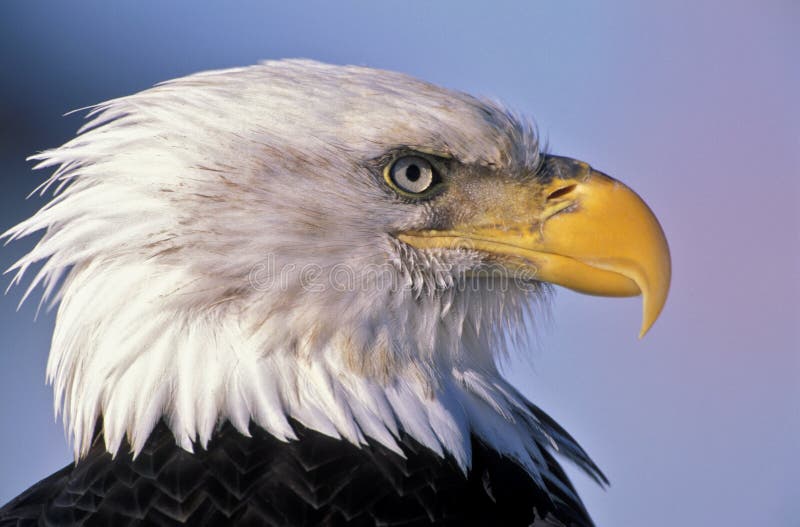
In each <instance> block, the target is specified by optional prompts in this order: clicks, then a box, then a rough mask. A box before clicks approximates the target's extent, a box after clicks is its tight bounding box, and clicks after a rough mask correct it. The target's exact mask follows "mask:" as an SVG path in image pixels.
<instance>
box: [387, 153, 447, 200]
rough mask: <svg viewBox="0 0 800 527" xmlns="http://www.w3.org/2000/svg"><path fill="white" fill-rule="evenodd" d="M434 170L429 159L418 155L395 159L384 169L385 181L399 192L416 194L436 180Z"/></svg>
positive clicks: (423, 190)
mask: <svg viewBox="0 0 800 527" xmlns="http://www.w3.org/2000/svg"><path fill="white" fill-rule="evenodd" d="M436 179H437V178H436V172H435V171H434V169H433V166H432V165H431V163H430V161H428V160H427V159H425V158H424V157H420V156H405V157H401V158H399V159H397V160H396V161H395V162H394V163H392V164H391V165H390V166H389V167H388V170H387V171H386V182H387V183H388V184H389V185H390V186H391V187H392V188H394V189H395V190H397V191H399V192H400V193H401V194H407V195H408V194H410V195H412V196H417V195H419V194H423V193H424V192H425V191H427V190H428V189H430V188H431V187H432V186H433V185H434V183H435V182H436Z"/></svg>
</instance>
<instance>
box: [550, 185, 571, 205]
mask: <svg viewBox="0 0 800 527" xmlns="http://www.w3.org/2000/svg"><path fill="white" fill-rule="evenodd" d="M575 187H577V185H576V184H574V183H573V184H572V185H567V186H565V187H561V188H559V189H556V190H554V191H553V192H551V193H550V194H549V195H548V196H547V201H550V200H554V199H558V198H560V197H563V196H566V195H567V194H569V193H570V192H572V191H573V190H575Z"/></svg>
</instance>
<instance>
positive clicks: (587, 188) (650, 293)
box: [398, 156, 671, 337]
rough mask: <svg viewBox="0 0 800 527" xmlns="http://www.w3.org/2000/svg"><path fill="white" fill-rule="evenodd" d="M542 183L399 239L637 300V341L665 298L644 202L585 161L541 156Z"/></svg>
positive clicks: (665, 267) (656, 240)
mask: <svg viewBox="0 0 800 527" xmlns="http://www.w3.org/2000/svg"><path fill="white" fill-rule="evenodd" d="M542 174H543V176H544V177H545V178H547V179H546V183H544V184H541V183H540V184H536V183H530V184H528V185H527V186H526V187H524V188H522V189H521V188H519V187H518V186H513V188H512V186H509V188H508V189H506V190H507V191H506V192H502V191H501V192H500V196H502V197H501V198H500V201H502V203H495V204H494V206H492V207H491V208H492V210H487V211H484V212H482V213H481V214H479V217H478V218H473V219H471V220H470V221H469V223H468V224H462V225H458V226H454V228H452V229H450V230H446V231H441V230H431V231H413V232H405V233H402V234H400V235H399V236H398V237H399V238H400V239H401V240H402V241H403V242H405V243H407V244H409V245H411V246H415V247H418V248H423V249H425V248H447V247H465V246H466V247H471V248H473V249H475V250H478V251H482V252H485V253H489V254H491V255H494V256H496V257H498V258H499V259H501V260H502V261H503V262H504V263H505V264H506V265H507V266H509V267H512V268H513V267H517V268H523V269H526V270H527V271H528V272H529V274H531V273H532V274H533V277H534V278H535V279H537V280H540V281H544V282H550V283H553V284H557V285H561V286H564V287H568V288H570V289H573V290H575V291H578V292H581V293H587V294H592V295H600V296H636V295H640V294H641V295H642V326H641V332H640V334H639V336H640V337H642V336H644V334H645V333H646V332H647V330H648V329H649V328H650V327H651V326H652V325H653V323H654V322H655V321H656V319H657V318H658V315H659V314H660V313H661V309H662V308H663V307H664V303H665V302H666V300H667V293H668V292H669V285H670V275H671V265H670V255H669V247H668V245H667V240H666V237H665V236H664V231H663V230H662V229H661V225H660V224H659V223H658V220H657V219H656V217H655V215H654V214H653V213H652V211H651V210H650V208H649V207H648V206H647V204H646V203H645V202H644V201H643V200H642V199H641V198H640V197H639V196H638V195H637V194H636V193H635V192H634V191H632V190H631V189H630V188H628V187H627V186H625V185H624V184H622V183H620V182H619V181H617V180H615V179H613V178H611V177H609V176H607V175H605V174H603V173H601V172H597V171H595V170H593V169H592V168H591V167H589V165H587V164H586V163H583V162H580V161H576V160H573V159H569V158H565V157H557V156H547V157H546V158H545V161H544V166H543V167H542Z"/></svg>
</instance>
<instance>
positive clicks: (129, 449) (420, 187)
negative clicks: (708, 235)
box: [0, 60, 670, 527]
mask: <svg viewBox="0 0 800 527" xmlns="http://www.w3.org/2000/svg"><path fill="white" fill-rule="evenodd" d="M88 118H89V119H90V120H89V123H88V124H87V125H86V126H85V127H84V128H83V129H82V130H81V131H80V133H79V134H78V136H77V137H76V138H75V139H73V140H71V141H69V142H67V143H66V144H64V145H62V146H60V147H58V148H54V149H52V150H46V151H44V152H41V153H39V154H36V155H34V156H33V157H32V158H31V159H33V160H35V161H38V165H37V168H48V167H55V172H54V173H53V174H52V176H50V178H49V179H48V180H47V181H46V182H45V183H44V184H43V185H44V188H45V189H48V188H55V189H56V190H57V191H56V192H55V197H54V198H53V199H52V201H51V202H50V203H49V204H48V205H46V206H45V207H43V208H42V209H41V210H39V211H38V212H37V213H36V214H34V215H33V216H32V217H30V218H28V219H26V220H24V221H23V222H21V223H20V224H19V225H17V226H15V227H12V228H11V229H10V230H8V231H7V232H6V233H5V234H4V237H5V238H6V239H8V240H15V239H18V238H22V237H25V236H29V235H31V234H34V233H36V232H40V231H43V232H44V234H43V235H42V237H41V238H40V240H39V242H38V243H37V245H36V246H35V247H34V248H33V249H32V250H31V251H30V252H29V253H27V254H26V255H24V256H23V257H22V258H21V259H20V260H19V261H18V262H17V263H16V264H15V265H14V266H13V267H12V271H13V272H15V273H16V274H15V276H14V279H13V281H14V283H18V282H20V281H21V280H22V279H23V277H24V275H26V273H28V272H29V271H30V269H31V268H32V267H33V266H36V265H41V267H40V268H39V271H38V272H37V273H36V274H35V275H34V276H33V278H32V279H31V280H30V285H29V288H28V291H27V293H30V291H31V290H32V289H34V288H35V287H37V286H39V285H41V286H42V287H43V289H44V297H45V298H50V299H51V300H53V303H54V304H56V305H57V306H58V308H57V309H58V313H57V317H56V324H55V329H54V334H53V340H52V344H51V350H50V356H49V360H48V365H47V376H48V381H49V382H50V383H52V384H53V387H54V392H55V398H56V407H57V409H58V410H59V411H60V412H61V414H62V417H63V419H64V422H65V425H66V429H67V432H68V435H69V439H70V441H71V443H72V445H73V447H74V452H75V462H74V463H73V464H71V465H69V466H67V467H65V468H63V469H62V470H61V471H59V472H56V473H55V474H53V475H52V476H50V477H48V478H46V479H44V480H42V481H41V482H39V483H37V484H35V485H34V486H32V487H31V488H30V489H28V490H27V491H25V492H23V494H21V495H20V496H19V497H17V498H15V499H14V500H12V501H11V502H10V503H8V504H7V505H5V506H4V507H2V508H0V526H7V525H28V524H37V525H84V524H85V525H101V524H105V525H121V524H126V525H281V526H283V525H285V526H305V525H309V526H310V525H389V524H391V525H409V526H410V525H490V524H497V525H509V526H514V525H536V526H551V527H552V526H587V525H591V524H592V521H591V518H590V516H589V514H588V512H587V511H586V510H585V508H584V506H583V504H582V502H581V500H580V498H579V496H578V495H577V493H576V491H575V489H574V487H573V486H572V484H571V482H570V481H569V479H568V478H567V476H566V474H565V472H564V470H563V469H562V467H561V466H560V464H559V460H567V461H568V462H571V463H573V464H575V465H576V466H577V467H579V468H580V469H582V470H583V471H584V472H585V473H586V474H588V475H589V476H590V477H592V478H593V479H595V480H596V481H597V482H598V483H600V484H601V485H603V484H605V483H607V481H606V478H605V476H604V475H603V474H602V472H601V471H600V469H599V468H598V467H597V465H596V464H595V463H594V462H593V461H592V459H591V458H590V457H589V455H588V454H587V453H586V452H585V451H584V450H583V448H581V446H580V445H579V444H578V443H577V441H576V440H575V439H573V438H572V437H571V436H570V435H569V434H568V433H567V432H566V431H565V430H564V429H563V428H562V427H561V426H560V425H558V424H557V423H556V422H555V420H553V419H552V418H551V417H549V416H548V415H547V414H546V413H544V412H543V411H542V410H541V409H539V408H538V407H537V406H535V405H534V404H532V403H531V402H530V401H528V400H527V399H526V398H525V396H523V395H522V393H521V392H520V391H519V390H518V389H516V388H515V387H514V386H512V385H511V384H510V383H509V382H508V381H507V380H505V378H504V377H503V375H502V374H501V372H500V368H499V362H500V360H501V357H504V356H508V355H509V354H512V353H515V352H517V350H519V349H524V345H525V342H526V339H528V338H529V337H530V336H531V335H530V334H529V332H530V331H531V329H530V328H531V327H532V324H531V320H532V319H533V318H535V317H536V316H537V314H536V306H537V305H538V304H541V303H542V302H545V301H547V298H548V297H549V295H548V291H549V289H550V285H549V284H555V285H558V286H563V287H567V288H570V289H573V290H576V291H579V292H582V293H587V294H593V295H603V296H635V295H642V298H643V318H642V326H641V333H640V336H641V335H644V333H645V332H646V331H648V329H649V328H650V327H651V326H652V325H653V323H654V322H655V320H656V318H658V316H659V314H660V312H661V310H662V308H663V306H664V304H665V302H666V298H667V293H668V290H669V285H670V255H669V249H668V246H667V242H666V238H665V236H664V233H663V231H662V229H661V226H660V225H659V223H658V220H657V219H656V217H655V216H654V214H653V212H652V211H651V210H650V209H649V208H648V206H647V205H646V204H645V203H644V201H643V200H642V199H641V198H640V197H639V196H638V195H636V194H635V193H634V192H633V191H632V190H631V189H629V188H628V187H627V186H625V185H624V184H622V183H620V182H618V181H616V180H614V179H612V178H611V177H609V176H606V175H605V174H602V173H601V172H598V171H596V170H594V169H592V168H591V167H590V166H589V165H587V164H585V163H583V162H580V161H575V160H572V159H569V158H565V157H558V156H554V155H550V154H547V153H544V152H542V151H541V148H540V145H539V141H538V138H537V135H536V133H535V131H534V127H533V126H532V125H531V124H530V122H529V121H527V120H525V119H522V118H520V117H518V116H516V115H515V114H513V113H512V112H510V111H508V110H507V109H506V108H504V107H502V106H501V105H499V104H496V103H492V102H487V101H484V100H479V99H476V98H474V97H472V96H470V95H467V94H464V93H460V92H456V91H452V90H447V89H444V88H441V87H438V86H434V85H431V84H428V83H425V82H422V81H419V80H416V79H413V78H411V77H408V76H406V75H403V74H399V73H393V72H388V71H381V70H375V69H370V68H363V67H354V66H333V65H327V64H322V63H318V62H313V61H306V60H285V61H273V62H265V63H262V64H259V65H255V66H251V67H245V68H235V69H229V70H221V71H213V72H205V73H200V74H196V75H191V76H188V77H184V78H180V79H176V80H172V81H169V82H166V83H162V84H159V85H158V86H156V87H154V88H151V89H148V90H145V91H142V92H140V93H137V94H134V95H130V96H127V97H122V98H119V99H114V100H111V101H107V102H105V103H101V104H99V105H97V106H96V107H94V108H92V109H91V110H90V111H89V113H88ZM27 293H26V295H25V296H27ZM509 332H511V333H512V335H509ZM510 337H513V338H510Z"/></svg>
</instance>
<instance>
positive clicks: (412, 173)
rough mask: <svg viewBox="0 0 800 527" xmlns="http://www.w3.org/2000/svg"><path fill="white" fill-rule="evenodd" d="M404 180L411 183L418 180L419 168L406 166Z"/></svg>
mask: <svg viewBox="0 0 800 527" xmlns="http://www.w3.org/2000/svg"><path fill="white" fill-rule="evenodd" d="M406 178H408V180H409V181H411V182H412V183H414V182H416V181H417V180H418V179H419V167H418V166H417V165H408V167H407V168H406Z"/></svg>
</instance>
